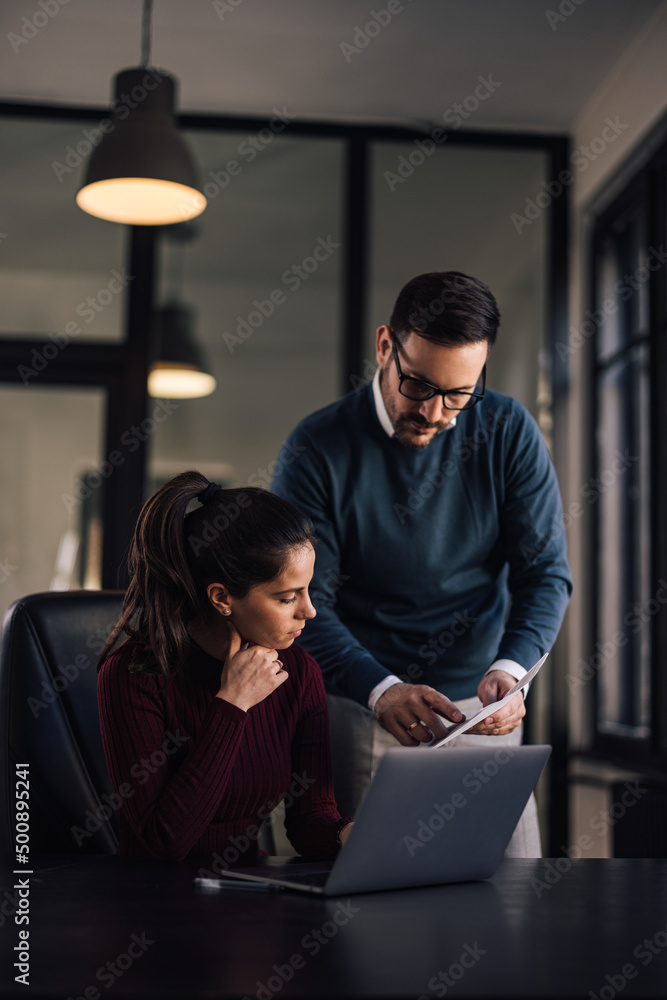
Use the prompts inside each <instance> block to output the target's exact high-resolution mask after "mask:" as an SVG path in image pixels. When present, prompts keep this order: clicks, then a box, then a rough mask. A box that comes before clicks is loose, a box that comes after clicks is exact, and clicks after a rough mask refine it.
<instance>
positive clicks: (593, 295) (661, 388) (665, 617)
mask: <svg viewBox="0 0 667 1000" xmlns="http://www.w3.org/2000/svg"><path fill="white" fill-rule="evenodd" d="M656 135H661V136H662V141H661V142H659V141H658V140H657V138H656ZM665 136H667V122H662V123H660V125H659V127H658V128H657V129H656V131H655V132H654V133H653V134H652V135H651V136H650V137H649V138H648V139H647V140H646V142H645V143H644V144H643V146H642V148H641V149H640V150H638V151H636V153H635V162H636V164H637V165H636V167H635V169H634V170H633V169H632V167H631V166H630V165H628V164H626V165H625V166H624V168H623V170H622V173H621V174H620V176H621V177H622V184H621V183H619V180H618V178H617V179H616V180H615V182H612V183H610V185H609V193H608V195H607V197H606V199H605V196H604V194H603V195H602V196H600V197H599V198H598V200H597V204H598V206H599V207H598V208H597V210H594V213H593V214H594V221H593V224H592V229H591V237H590V245H589V251H588V260H589V276H590V280H589V286H588V290H587V299H588V306H589V308H590V309H591V310H595V309H596V308H599V305H600V303H599V301H597V292H596V289H597V288H598V278H599V270H598V262H599V259H600V255H601V249H602V246H603V245H604V243H605V241H606V240H607V239H608V238H609V236H610V234H611V232H612V230H613V227H614V223H615V220H617V219H618V218H619V217H620V216H621V215H623V213H626V212H630V211H632V210H633V208H637V209H638V210H639V212H640V213H641V216H642V222H643V227H644V232H645V233H646V241H647V247H646V249H648V248H650V247H657V248H660V249H661V250H662V251H664V249H665V246H666V245H667V215H666V213H667V196H666V193H665V187H666V186H667V139H666V138H665ZM666 272H667V264H663V265H662V266H661V267H660V268H658V269H657V270H656V271H654V272H652V273H651V275H650V277H649V280H648V282H647V286H648V297H649V328H648V331H647V333H646V335H645V336H639V337H637V338H634V339H633V340H631V341H629V342H628V344H627V345H625V346H624V347H623V348H621V349H620V350H619V351H616V352H614V355H613V356H612V358H613V359H614V360H615V359H619V358H621V357H622V356H623V355H624V354H625V355H627V354H629V352H630V351H631V350H632V346H633V344H634V346H636V345H637V344H638V343H640V342H643V343H645V344H647V345H648V350H649V352H650V353H649V372H650V376H649V379H650V381H649V392H650V400H649V432H650V448H649V456H650V457H649V463H650V477H651V487H650V508H649V510H650V513H649V532H650V542H649V548H650V553H651V556H650V592H651V594H655V593H657V591H658V587H659V580H661V579H663V580H664V579H667V517H666V515H665V512H666V511H667V274H666ZM599 341H600V337H599V329H598V330H596V332H595V334H594V336H593V337H592V338H591V358H590V364H589V366H588V373H589V409H588V413H589V417H590V420H589V430H590V434H589V440H588V447H589V454H590V456H591V476H592V477H594V478H597V477H598V476H599V475H600V472H601V460H600V453H599V448H598V441H597V430H598V427H599V421H600V398H599V392H598V386H599V379H600V377H601V375H602V374H603V372H604V370H605V369H606V368H607V367H609V364H610V361H611V360H612V358H607V359H606V360H605V361H604V362H603V363H600V362H599V361H598V357H599V353H600V351H599V348H600V343H599ZM600 513H601V512H600V510H599V505H597V507H596V508H594V509H593V511H592V530H591V532H590V544H589V548H588V554H589V558H590V567H591V584H592V586H591V610H590V622H589V625H590V634H591V637H592V641H591V643H590V648H591V649H593V648H597V647H596V645H595V644H596V643H597V642H601V641H603V636H602V635H601V629H600V619H601V586H600V566H599V558H598V556H599V551H600V545H601V525H600V521H601V516H600ZM623 534H624V535H625V531H624V532H623ZM646 627H649V628H650V630H651V631H650V636H651V657H650V705H651V720H650V730H651V731H650V734H649V735H648V736H647V737H633V736H631V735H627V736H626V735H621V734H611V733H608V732H607V733H605V732H600V731H599V729H598V717H599V707H600V696H601V684H600V682H599V675H598V674H597V673H596V675H595V676H594V677H593V679H592V690H593V697H592V698H591V699H590V705H589V708H590V715H589V725H590V732H591V733H592V743H591V747H590V751H589V752H587V753H586V754H584V755H585V756H591V757H594V758H597V759H602V760H605V761H608V762H610V763H613V764H615V765H616V766H618V767H629V768H635V769H641V770H643V771H646V772H650V773H653V774H655V773H660V774H664V773H666V772H667V679H666V678H665V670H664V667H663V666H662V663H661V656H662V655H663V654H664V651H665V650H667V610H665V611H662V612H660V613H658V614H655V615H654V616H653V617H652V618H651V620H650V623H647V626H646Z"/></svg>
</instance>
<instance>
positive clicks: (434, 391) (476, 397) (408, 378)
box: [388, 327, 486, 413]
mask: <svg viewBox="0 0 667 1000" xmlns="http://www.w3.org/2000/svg"><path fill="white" fill-rule="evenodd" d="M388 329H389V333H390V335H391V354H392V357H393V359H394V362H395V364H396V373H397V375H398V391H399V392H400V394H401V396H403V398H404V399H410V400H412V402H413V403H425V402H426V401H427V400H429V399H433V397H434V396H442V405H443V406H444V408H445V409H446V410H454V411H455V412H456V413H462V412H463V411H464V410H472V408H473V406H476V405H477V403H479V401H480V399H484V393H485V392H486V363H485V364H484V367H483V368H482V371H481V374H480V376H479V379H478V381H477V383H476V385H479V384H481V386H482V391H481V392H456V393H455V395H457V396H469V397H470V399H471V400H472V402H468V403H466V405H465V406H448V405H447V400H446V399H445V396H449V395H450V393H453V391H452V390H451V389H448V390H447V391H446V392H443V390H442V389H440V388H439V386H437V385H433V384H432V383H431V382H426V381H425V379H423V378H415V377H414V375H404V374H403V370H402V368H401V365H400V362H399V360H398V346H397V340H396V335H395V333H394V331H393V330H392V329H391V328H389V327H388ZM404 382H418V383H419V384H420V385H426V386H428V388H429V389H430V390H431V392H430V394H429V395H428V396H423V397H422V398H421V399H415V398H414V396H407V395H406V394H405V393H404V392H403V390H402V388H401V387H402V385H403V383H404ZM453 394H454V393H453Z"/></svg>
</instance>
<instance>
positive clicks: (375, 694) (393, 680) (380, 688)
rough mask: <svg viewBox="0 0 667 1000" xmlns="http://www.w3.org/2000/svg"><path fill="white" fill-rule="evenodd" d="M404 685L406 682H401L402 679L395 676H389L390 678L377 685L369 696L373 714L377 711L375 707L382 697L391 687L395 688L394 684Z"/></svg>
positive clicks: (369, 704) (369, 705)
mask: <svg viewBox="0 0 667 1000" xmlns="http://www.w3.org/2000/svg"><path fill="white" fill-rule="evenodd" d="M403 683H404V682H403V681H402V680H401V678H400V677H396V676H395V675H394V674H389V676H388V677H385V679H384V680H383V681H380V683H379V684H376V685H375V687H374V688H373V690H372V691H371V693H370V694H369V696H368V707H369V708H370V710H371V712H374V711H375V706H376V705H377V703H378V701H379V700H380V696H381V695H383V694H384V693H385V691H387V690H388V689H389V688H390V687H393V686H394V684H403Z"/></svg>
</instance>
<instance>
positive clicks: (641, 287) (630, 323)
mask: <svg viewBox="0 0 667 1000" xmlns="http://www.w3.org/2000/svg"><path fill="white" fill-rule="evenodd" d="M642 220H643V217H642V216H641V215H640V214H639V208H638V207H637V206H633V208H632V209H631V210H628V211H627V212H626V213H624V215H622V216H620V217H619V218H618V219H617V220H615V221H614V226H613V233H610V234H609V235H608V236H607V238H606V240H605V241H604V244H603V246H602V249H601V252H600V255H599V259H598V275H599V277H598V288H597V302H598V310H599V312H597V311H596V313H595V314H594V316H593V319H592V321H593V322H594V323H595V324H596V326H597V327H598V329H599V338H598V357H599V358H600V360H606V359H608V358H610V357H612V356H613V355H614V354H615V353H616V352H617V351H619V350H620V349H621V348H623V347H625V346H626V345H627V344H628V343H629V342H630V341H631V340H633V339H634V338H635V337H637V336H639V335H640V334H642V333H646V332H647V331H648V323H649V298H648V279H649V277H650V275H651V273H652V269H653V264H654V261H653V253H652V251H647V249H646V238H645V233H644V228H643V221H642ZM588 319H589V322H590V321H591V318H590V317H588Z"/></svg>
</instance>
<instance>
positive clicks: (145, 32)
mask: <svg viewBox="0 0 667 1000" xmlns="http://www.w3.org/2000/svg"><path fill="white" fill-rule="evenodd" d="M152 13H153V0H144V9H143V15H142V18H141V65H142V66H148V65H149V62H150V58H151V14H152Z"/></svg>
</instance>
